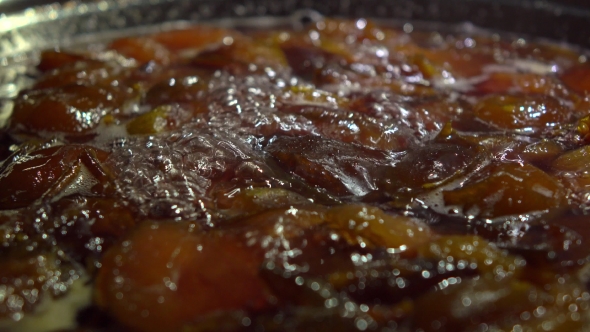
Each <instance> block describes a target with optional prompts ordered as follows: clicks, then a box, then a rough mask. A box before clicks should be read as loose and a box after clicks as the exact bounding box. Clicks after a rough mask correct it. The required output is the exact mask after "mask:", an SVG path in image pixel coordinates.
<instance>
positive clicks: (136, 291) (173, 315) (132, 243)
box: [96, 223, 269, 331]
mask: <svg viewBox="0 0 590 332" xmlns="http://www.w3.org/2000/svg"><path fill="white" fill-rule="evenodd" d="M188 229H189V226H188V225H186V224H159V225H158V224H154V223H146V224H143V225H142V226H140V227H139V229H137V230H136V231H135V232H134V233H133V234H131V235H130V236H129V237H128V238H127V239H126V240H125V241H123V242H121V243H120V244H119V245H117V246H114V247H112V248H111V249H110V250H109V251H108V252H107V253H106V254H105V256H104V257H103V259H102V268H101V270H100V271H99V274H98V276H97V280H96V289H97V293H96V302H97V304H98V305H99V306H100V307H102V308H104V309H106V310H108V311H109V312H110V313H111V314H113V315H114V316H115V317H116V318H117V319H118V320H120V321H121V322H122V323H123V324H125V325H127V326H128V327H130V328H133V329H134V330H140V331H178V330H180V329H181V328H182V326H183V325H184V324H186V323H189V322H191V321H194V320H196V319H197V318H199V317H202V316H204V315H207V314H210V313H214V312H217V311H223V310H259V309H262V308H264V307H266V306H267V305H268V300H269V294H268V293H267V291H266V288H265V286H264V284H263V282H262V280H261V279H260V278H259V276H258V269H259V266H260V264H261V262H262V255H261V254H260V253H259V252H258V251H256V250H252V249H253V248H248V247H247V246H246V245H245V244H243V243H241V242H240V241H239V240H238V239H237V237H235V236H231V235H227V234H226V235H221V234H218V233H201V234H195V233H191V232H189V231H188Z"/></svg>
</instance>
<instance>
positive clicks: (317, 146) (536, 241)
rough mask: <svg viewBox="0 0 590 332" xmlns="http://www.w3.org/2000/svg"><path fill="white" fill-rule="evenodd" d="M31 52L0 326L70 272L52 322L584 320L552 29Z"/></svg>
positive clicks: (3, 171) (573, 182)
mask: <svg viewBox="0 0 590 332" xmlns="http://www.w3.org/2000/svg"><path fill="white" fill-rule="evenodd" d="M406 30H407V31H410V30H412V29H406ZM38 73H39V76H38V78H37V81H36V83H35V84H34V85H33V86H32V87H31V88H30V89H27V90H25V91H21V93H20V94H19V95H18V96H17V97H16V99H15V100H14V110H13V113H12V116H11V118H10V120H9V123H8V124H7V126H6V127H5V128H4V129H2V132H1V133H0V148H1V151H0V156H2V158H5V160H4V161H3V162H2V163H1V164H0V188H2V190H0V330H2V328H3V326H18V325H3V322H6V321H11V324H12V323H15V324H18V322H19V321H21V320H23V319H24V318H27V319H29V318H32V319H34V318H35V317H36V315H37V314H38V313H39V312H41V311H42V310H43V305H44V303H49V302H48V301H49V300H51V299H52V298H53V299H58V298H60V297H63V296H68V295H67V294H68V292H70V290H71V289H74V288H75V287H72V285H74V284H75V282H76V280H90V281H91V283H90V286H89V287H91V288H92V292H93V300H92V301H93V302H92V303H91V305H90V306H89V307H87V308H84V310H83V311H81V313H80V315H79V316H78V323H77V324H78V325H79V326H78V328H74V329H71V330H68V331H70V332H74V331H126V330H132V331H147V332H150V331H305V330H308V331H423V332H429V331H433V332H435V331H447V332H458V331H482V332H483V331H559V332H565V331H568V332H569V331H586V330H589V329H590V291H589V289H588V286H589V285H590V283H589V280H590V248H589V246H588V244H587V242H588V241H590V231H588V229H589V227H588V225H590V217H588V214H590V166H589V165H590V149H589V146H588V145H587V143H588V142H590V138H589V137H590V100H589V99H588V98H589V95H588V93H590V67H589V65H588V64H587V63H585V57H584V56H581V55H580V54H578V53H577V52H576V51H575V50H573V49H570V48H565V47H560V46H555V45H551V44H544V43H536V42H534V41H526V40H524V39H516V40H512V39H509V38H504V37H500V36H498V35H494V34H487V33H481V34H460V33H458V34H454V35H446V34H442V33H440V32H433V31H420V30H419V29H416V30H415V31H413V32H410V33H406V32H404V30H403V29H397V28H392V27H388V26H383V25H380V24H378V23H376V22H371V21H367V20H365V19H358V20H335V19H321V20H319V21H317V22H312V23H309V24H308V25H307V26H304V27H302V28H298V29H281V28H280V27H277V28H274V29H266V30H265V29H242V30H240V29H224V28H216V27H207V26H196V27H191V28H188V29H185V30H178V31H167V32H160V33H157V34H153V35H146V36H141V37H127V38H122V39H118V40H114V41H112V42H110V43H108V44H107V45H104V48H103V50H101V51H96V50H94V51H86V52H82V51H80V52H71V53H69V52H64V51H51V50H50V51H45V52H43V53H42V54H41V60H40V63H39V65H38ZM587 223H589V224H587ZM48 299H49V300H48ZM72 310H74V309H72Z"/></svg>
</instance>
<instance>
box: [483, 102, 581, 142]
mask: <svg viewBox="0 0 590 332" xmlns="http://www.w3.org/2000/svg"><path fill="white" fill-rule="evenodd" d="M474 113H475V116H476V117H477V118H478V119H479V120H481V121H483V122H484V123H487V124H489V125H491V126H492V127H495V128H498V129H504V130H515V131H521V132H524V133H530V132H536V131H539V130H541V129H544V128H550V127H555V126H557V125H559V124H562V123H566V122H567V121H568V120H569V118H570V112H569V111H568V110H567V109H565V108H564V107H563V106H561V105H560V104H559V102H558V101H557V100H555V99H553V98H551V97H546V96H529V95H527V96H524V95H522V96H512V95H499V96H490V97H486V98H483V99H482V100H480V101H479V102H478V103H477V104H476V105H475V107H474Z"/></svg>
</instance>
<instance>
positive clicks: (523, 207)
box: [444, 163, 567, 218]
mask: <svg viewBox="0 0 590 332" xmlns="http://www.w3.org/2000/svg"><path fill="white" fill-rule="evenodd" d="M483 173H484V174H485V173H487V176H486V177H485V178H483V179H479V180H476V181H472V182H471V183H467V184H466V185H465V186H464V187H462V188H459V189H456V190H452V191H445V192H444V199H445V203H446V204H448V205H457V206H462V207H463V212H464V213H465V214H466V215H475V216H479V217H483V218H496V217H501V216H509V215H518V214H526V213H533V212H537V213H538V212H545V213H546V212H556V211H559V210H561V209H563V208H565V207H566V206H567V200H566V196H565V190H564V188H563V186H562V185H561V184H560V183H559V182H557V180H556V179H554V178H553V177H551V176H549V175H548V174H547V173H545V172H543V171H542V170H540V169H538V168H536V167H534V166H531V165H529V164H523V165H520V164H517V163H506V164H499V165H493V166H491V167H489V168H488V170H487V172H483Z"/></svg>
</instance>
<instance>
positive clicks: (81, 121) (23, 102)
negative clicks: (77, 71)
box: [10, 85, 122, 134]
mask: <svg viewBox="0 0 590 332" xmlns="http://www.w3.org/2000/svg"><path fill="white" fill-rule="evenodd" d="M121 103H122V101H120V100H117V98H116V94H115V93H114V92H113V90H112V89H111V88H100V87H92V86H83V85H67V86H63V87H59V88H54V89H43V90H32V91H28V92H24V93H21V94H20V95H19V96H18V98H17V99H16V101H15V105H14V110H13V113H12V117H11V118H10V128H11V129H13V130H19V131H20V130H22V131H25V132H32V133H39V132H47V131H49V132H62V133H68V134H84V133H87V132H89V131H90V130H92V129H94V128H95V127H96V126H98V124H99V123H100V121H101V119H102V118H103V117H104V116H105V115H107V114H109V113H111V112H113V111H115V110H116V109H117V108H118V107H120V106H121Z"/></svg>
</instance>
